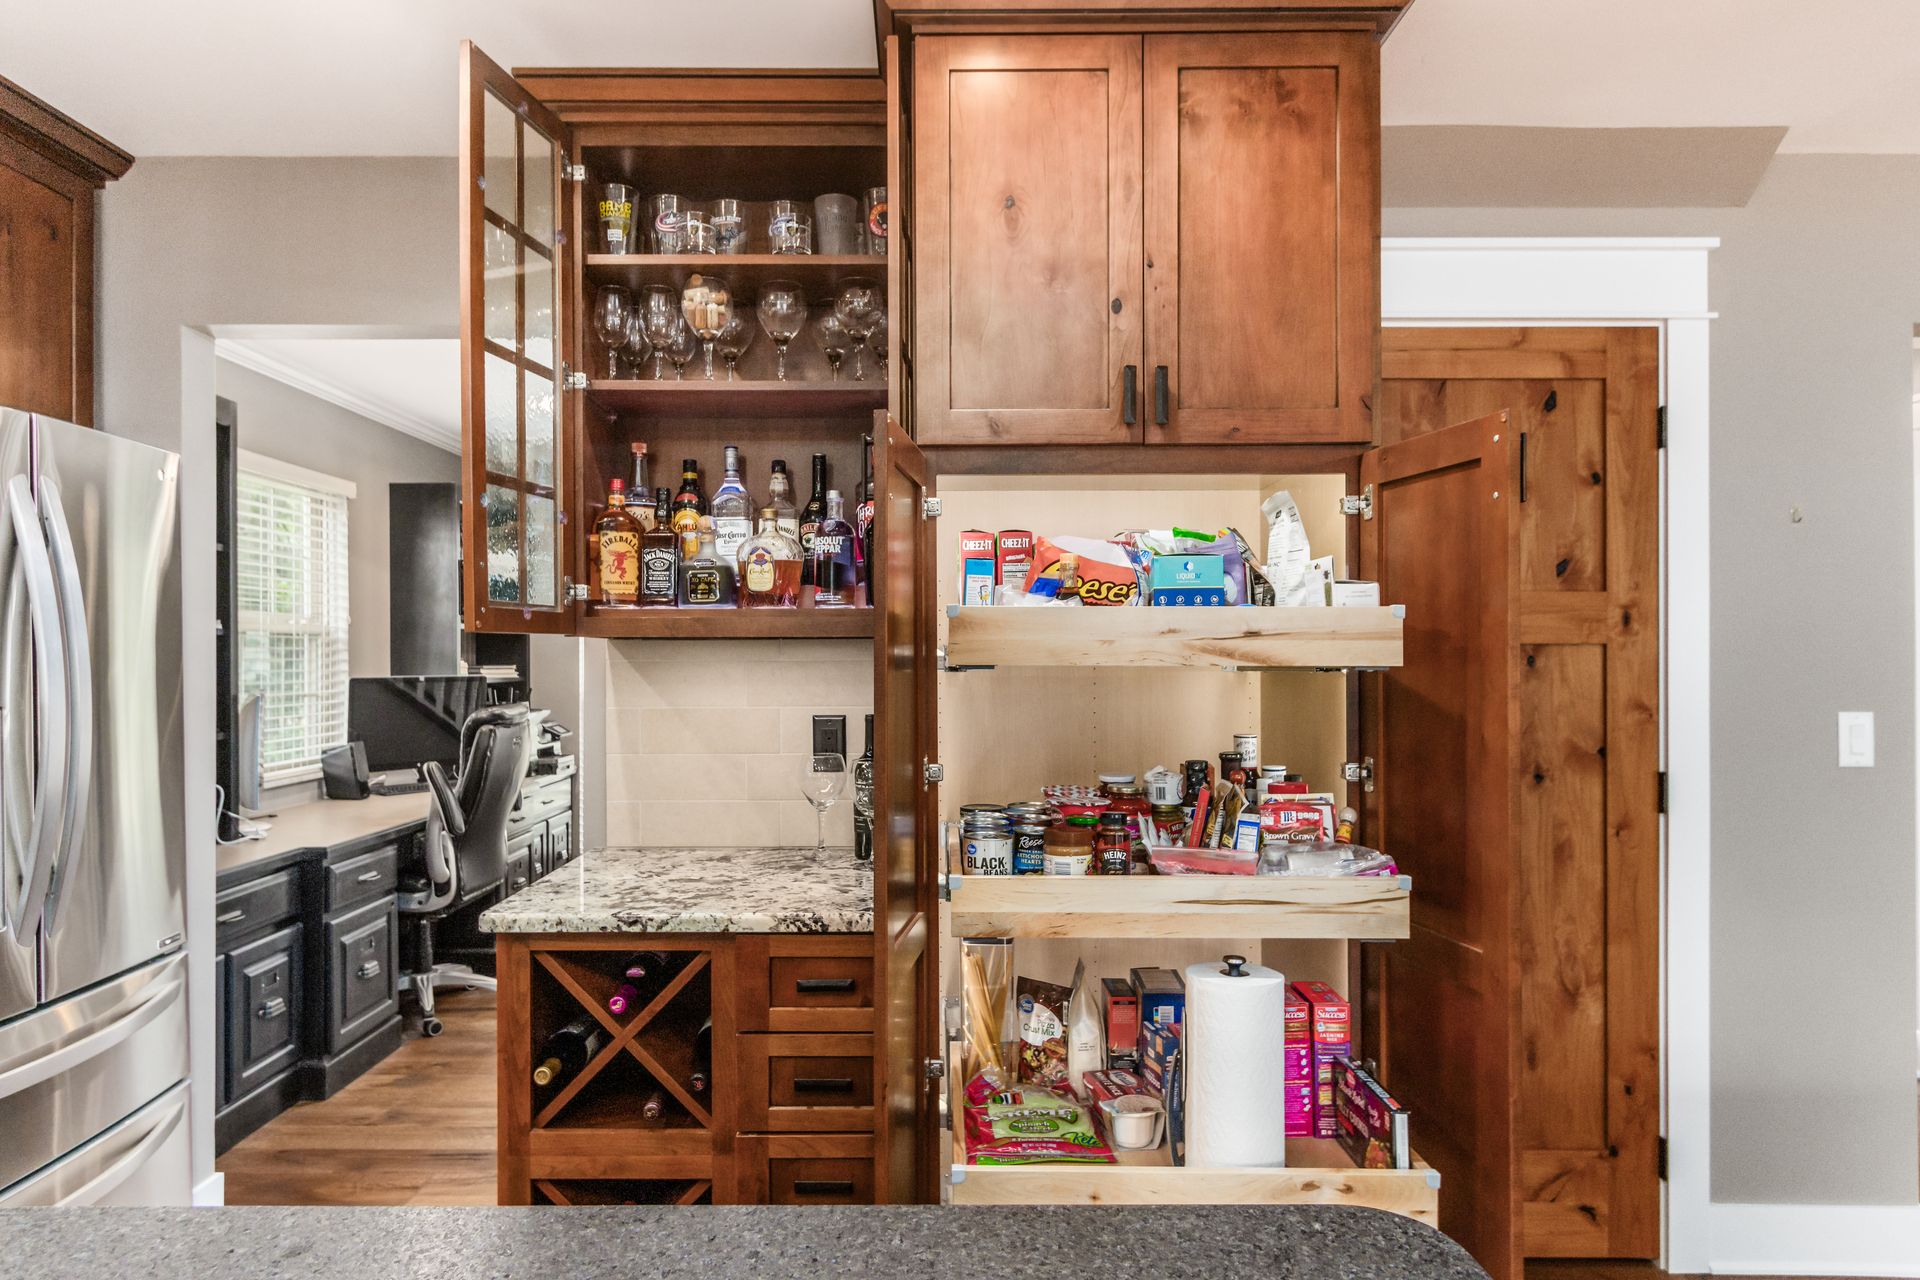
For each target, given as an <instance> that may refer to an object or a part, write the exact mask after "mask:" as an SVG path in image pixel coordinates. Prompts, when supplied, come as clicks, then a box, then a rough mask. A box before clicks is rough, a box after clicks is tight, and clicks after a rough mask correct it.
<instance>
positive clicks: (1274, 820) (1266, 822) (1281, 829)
mask: <svg viewBox="0 0 1920 1280" xmlns="http://www.w3.org/2000/svg"><path fill="white" fill-rule="evenodd" d="M1260 834H1261V836H1262V837H1263V838H1264V839H1268V840H1279V841H1282V842H1284V843H1287V844H1306V843H1308V842H1310V841H1313V840H1325V839H1327V838H1328V837H1329V836H1330V835H1331V834H1332V832H1331V831H1329V830H1328V829H1327V818H1326V814H1325V812H1324V811H1322V809H1321V807H1320V806H1319V805H1317V804H1301V803H1298V802H1295V801H1292V800H1267V801H1264V802H1262V803H1261V805H1260Z"/></svg>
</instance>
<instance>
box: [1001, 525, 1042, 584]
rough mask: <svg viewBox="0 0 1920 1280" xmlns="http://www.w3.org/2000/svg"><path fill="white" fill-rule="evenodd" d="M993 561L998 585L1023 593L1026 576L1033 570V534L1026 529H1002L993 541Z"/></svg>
mask: <svg viewBox="0 0 1920 1280" xmlns="http://www.w3.org/2000/svg"><path fill="white" fill-rule="evenodd" d="M994 560H995V568H996V570H997V572H998V580H999V583H1000V585H1001V586H1003V587H1012V588H1014V589H1015V590H1018V591H1025V590H1026V589H1027V574H1028V573H1030V572H1032V570H1033V534H1032V533H1031V532H1030V531H1029V530H1026V529H1002V530H1001V531H1000V533H999V535H998V537H996V538H995V539H994Z"/></svg>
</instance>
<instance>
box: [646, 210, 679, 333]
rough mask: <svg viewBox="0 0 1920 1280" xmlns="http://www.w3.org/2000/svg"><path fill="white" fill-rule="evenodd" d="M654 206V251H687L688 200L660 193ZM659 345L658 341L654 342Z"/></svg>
mask: <svg viewBox="0 0 1920 1280" xmlns="http://www.w3.org/2000/svg"><path fill="white" fill-rule="evenodd" d="M651 204H652V208H653V251H654V252H655V253H685V252H686V251H687V250H686V243H687V234H686V229H687V202H686V200H685V199H684V198H682V197H680V196H669V195H658V196H655V197H654V198H653V200H652V201H651ZM654 345H655V346H658V345H659V344H658V343H655V344H654Z"/></svg>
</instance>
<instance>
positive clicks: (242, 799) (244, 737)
mask: <svg viewBox="0 0 1920 1280" xmlns="http://www.w3.org/2000/svg"><path fill="white" fill-rule="evenodd" d="M233 736H234V747H233V807H234V808H235V809H236V810H239V811H240V812H243V813H258V812H260V695H259V694H257V693H251V694H248V695H247V697H246V699H245V700H244V701H242V702H241V703H240V714H239V715H238V716H235V717H234V730H233Z"/></svg>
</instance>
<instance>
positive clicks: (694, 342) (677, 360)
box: [667, 320, 700, 382]
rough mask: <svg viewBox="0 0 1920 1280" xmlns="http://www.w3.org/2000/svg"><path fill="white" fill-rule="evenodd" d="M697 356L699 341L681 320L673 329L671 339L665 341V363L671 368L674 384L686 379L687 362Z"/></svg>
mask: <svg viewBox="0 0 1920 1280" xmlns="http://www.w3.org/2000/svg"><path fill="white" fill-rule="evenodd" d="M698 354H700V339H699V338H698V337H696V336H695V334H694V332H693V328H692V327H691V326H690V325H688V324H687V322H686V321H685V320H681V321H680V322H679V323H678V324H677V326H676V327H675V328H674V331H673V337H672V338H670V339H669V340H668V341H667V363H669V364H671V365H672V366H673V378H674V381H675V382H679V381H682V380H684V379H685V378H686V376H687V361H689V360H691V359H693V358H694V357H695V356H696V355H698Z"/></svg>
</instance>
